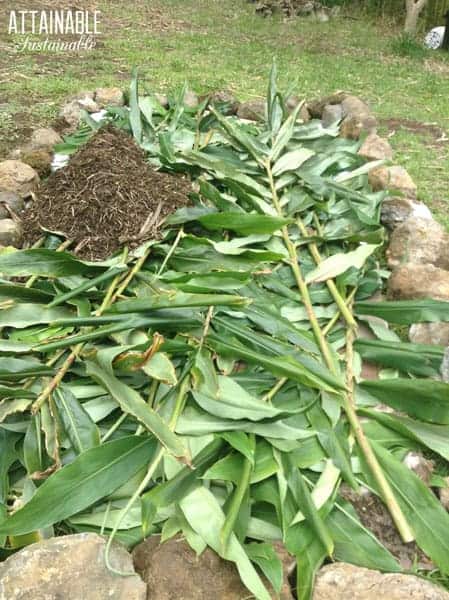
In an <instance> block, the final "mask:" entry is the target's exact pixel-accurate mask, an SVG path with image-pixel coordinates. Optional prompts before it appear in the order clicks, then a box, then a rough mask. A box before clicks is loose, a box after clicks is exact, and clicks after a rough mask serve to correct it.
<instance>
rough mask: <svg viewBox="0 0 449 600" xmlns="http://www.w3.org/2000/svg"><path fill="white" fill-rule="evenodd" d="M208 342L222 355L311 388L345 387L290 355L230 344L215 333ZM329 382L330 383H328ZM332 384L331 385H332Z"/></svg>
mask: <svg viewBox="0 0 449 600" xmlns="http://www.w3.org/2000/svg"><path fill="white" fill-rule="evenodd" d="M208 340H209V342H211V343H212V345H213V347H214V348H215V349H216V350H217V351H218V352H221V353H222V354H224V356H233V357H234V358H241V359H244V360H247V361H248V362H249V363H251V364H256V365H257V364H258V365H260V366H263V367H264V368H265V369H267V370H268V371H270V372H272V373H274V374H275V375H278V376H280V377H288V378H289V379H292V380H293V381H298V382H299V383H303V384H305V385H310V386H311V387H313V388H318V389H324V390H327V391H329V392H332V391H336V390H341V389H345V386H344V384H343V382H341V381H339V380H338V379H337V378H336V377H333V376H332V375H330V376H329V377H327V376H326V380H324V379H323V378H322V377H321V376H320V375H316V374H314V373H313V371H312V370H309V369H307V368H305V367H304V366H303V365H302V364H301V363H299V362H298V361H296V360H294V359H293V358H292V357H291V356H283V357H280V358H275V357H273V356H266V355H264V354H262V353H260V352H253V351H251V350H248V349H247V348H245V346H243V345H241V344H230V343H227V342H223V341H222V339H221V338H220V337H218V336H216V335H215V334H209V336H208ZM329 382H330V383H331V385H329ZM332 386H333V387H332Z"/></svg>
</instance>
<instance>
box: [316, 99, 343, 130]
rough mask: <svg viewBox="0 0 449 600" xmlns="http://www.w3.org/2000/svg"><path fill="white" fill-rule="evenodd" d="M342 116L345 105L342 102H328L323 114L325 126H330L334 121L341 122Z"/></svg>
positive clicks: (322, 118)
mask: <svg viewBox="0 0 449 600" xmlns="http://www.w3.org/2000/svg"><path fill="white" fill-rule="evenodd" d="M342 118H343V107H342V105H341V104H326V106H325V107H324V109H323V113H322V116H321V120H322V122H323V127H330V126H331V125H333V124H334V123H337V122H340V121H341V120H342Z"/></svg>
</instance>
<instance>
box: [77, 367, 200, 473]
mask: <svg viewBox="0 0 449 600" xmlns="http://www.w3.org/2000/svg"><path fill="white" fill-rule="evenodd" d="M86 365H87V374H88V375H90V376H91V377H92V379H93V380H94V381H96V382H97V383H99V384H100V385H101V386H103V387H104V389H105V390H106V391H107V392H108V393H109V394H110V395H111V396H112V397H113V398H114V400H116V402H117V403H118V404H119V406H120V408H121V409H122V410H123V412H125V413H129V414H130V415H132V416H133V417H135V418H136V419H137V420H138V421H140V422H141V423H142V424H143V425H145V427H146V428H147V429H148V431H150V432H151V433H152V434H153V435H154V436H155V437H156V438H157V439H158V440H159V441H160V443H161V444H162V445H163V446H165V447H166V448H167V450H168V451H169V452H171V453H172V454H173V455H174V456H176V457H178V458H183V459H184V460H186V461H189V460H190V456H189V453H188V451H187V449H186V448H185V447H184V444H183V443H182V441H181V440H180V438H179V437H178V436H177V435H176V434H175V433H173V431H171V429H169V427H168V425H167V423H166V422H165V421H164V420H163V419H162V418H161V416H160V415H159V414H158V413H157V412H155V411H154V410H153V409H152V408H151V406H149V405H148V404H147V403H146V402H145V401H144V399H143V398H142V396H141V395H140V394H139V393H138V392H136V390H134V389H133V388H131V387H129V386H128V385H126V384H124V383H123V382H122V381H120V379H118V378H117V377H114V375H111V374H110V373H108V372H107V371H105V370H104V369H101V368H100V367H99V366H98V365H96V364H95V363H94V362H92V361H87V363H86Z"/></svg>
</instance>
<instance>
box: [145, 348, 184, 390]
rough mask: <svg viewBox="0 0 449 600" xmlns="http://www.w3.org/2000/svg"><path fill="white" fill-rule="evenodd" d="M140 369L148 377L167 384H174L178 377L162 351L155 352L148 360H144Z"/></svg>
mask: <svg viewBox="0 0 449 600" xmlns="http://www.w3.org/2000/svg"><path fill="white" fill-rule="evenodd" d="M142 371H143V372H144V373H146V374H147V375H148V376H149V377H151V378H153V379H156V380H157V381H162V382H163V383H166V384H167V385H176V384H177V382H178V379H177V377H176V371H175V367H174V366H173V363H172V362H171V360H170V359H169V358H168V356H167V355H166V354H165V353H164V352H156V354H154V355H153V356H152V357H151V358H150V360H149V361H148V362H146V363H145V364H144V365H143V367H142Z"/></svg>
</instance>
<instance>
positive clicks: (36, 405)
mask: <svg viewBox="0 0 449 600" xmlns="http://www.w3.org/2000/svg"><path fill="white" fill-rule="evenodd" d="M148 254H149V251H148V250H147V252H145V254H144V255H143V256H142V257H141V258H139V260H138V261H137V262H136V264H135V265H134V267H133V268H132V269H131V271H130V272H129V274H128V276H127V277H126V278H125V282H126V285H125V287H124V288H123V289H125V288H126V286H127V285H128V284H129V283H130V282H131V280H132V279H133V277H134V276H135V275H136V274H137V273H138V272H139V270H140V269H141V268H142V266H143V264H144V263H145V260H146V258H147V257H148ZM126 256H127V249H126V248H125V250H124V259H125V257H126ZM120 277H121V275H117V276H116V277H115V278H114V279H113V280H112V282H111V284H110V285H109V288H108V291H107V293H106V296H105V299H104V300H103V302H102V304H101V306H100V308H99V309H98V310H97V311H96V313H95V314H96V315H97V316H101V314H102V313H103V311H104V310H106V308H108V307H109V306H110V305H111V304H112V303H113V302H114V300H115V299H116V298H117V297H118V295H120V294H119V293H118V292H119V290H117V292H115V293H114V290H115V288H116V286H117V284H118V282H119V278H120ZM123 284H124V282H122V284H121V286H120V288H122V286H123ZM122 291H123V290H122ZM84 345H85V343H84V342H82V343H80V344H77V345H76V346H75V347H74V348H73V349H72V351H71V352H70V354H69V356H68V357H67V358H66V359H65V361H64V362H63V364H62V365H61V367H60V368H59V369H58V372H57V373H56V375H55V376H54V377H53V378H52V379H51V381H50V382H49V383H48V384H47V386H46V387H45V388H44V389H43V390H42V392H41V393H40V394H39V396H38V397H37V398H36V400H35V401H34V402H33V404H32V405H31V412H32V414H36V412H37V411H38V410H39V409H40V407H41V406H42V405H43V404H44V402H45V401H46V400H47V399H48V397H49V396H50V394H51V393H52V392H53V390H54V389H55V388H56V387H58V385H59V384H60V383H61V381H62V379H63V378H64V376H65V374H66V373H67V371H68V370H69V369H70V367H71V366H72V364H73V363H74V361H75V359H76V358H77V357H78V356H79V354H80V352H81V351H82V349H83V348H84Z"/></svg>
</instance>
